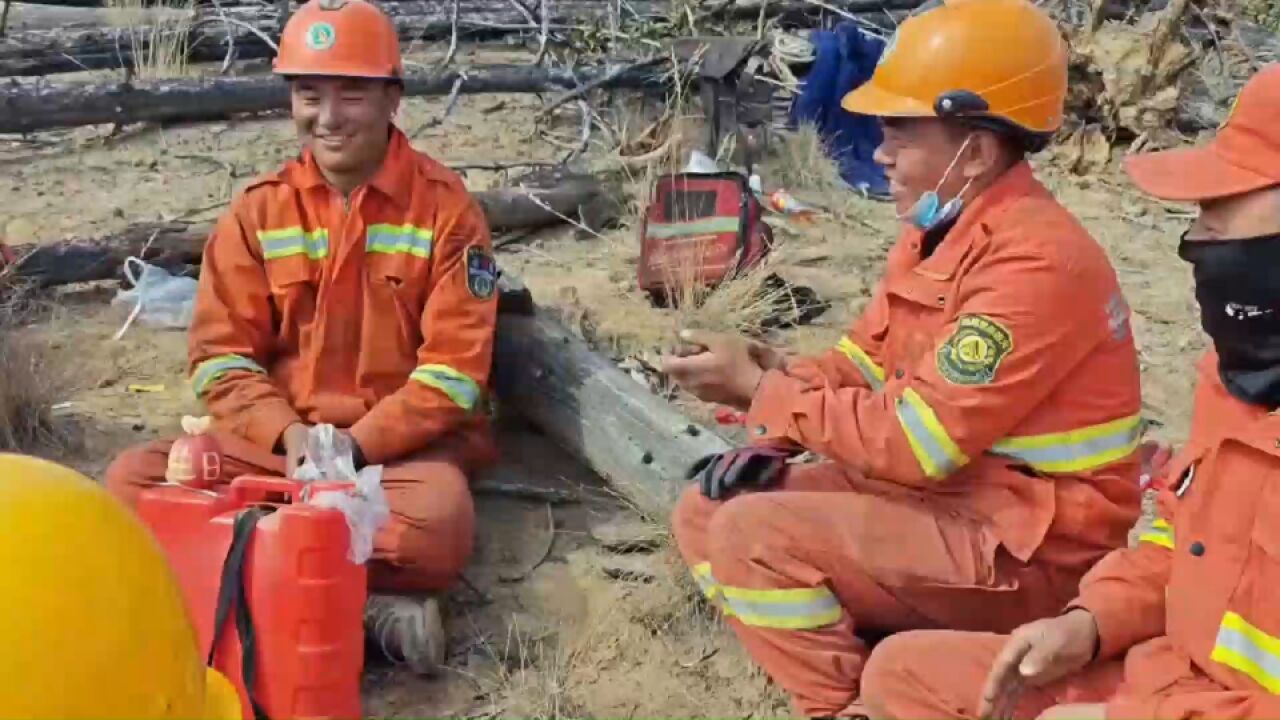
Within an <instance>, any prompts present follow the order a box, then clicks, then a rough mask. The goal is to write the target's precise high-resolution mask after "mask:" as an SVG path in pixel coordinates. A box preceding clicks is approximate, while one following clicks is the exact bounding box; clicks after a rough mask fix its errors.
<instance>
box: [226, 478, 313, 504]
mask: <svg viewBox="0 0 1280 720" xmlns="http://www.w3.org/2000/svg"><path fill="white" fill-rule="evenodd" d="M305 486H306V484H305V483H301V482H298V481H297V480H290V479H289V478H282V477H269V476H266V475H241V476H240V477H238V478H236V479H234V480H232V481H231V488H230V491H229V492H228V493H227V495H228V497H230V498H231V500H232V501H233V502H234V503H235V504H236V505H251V504H254V503H270V504H272V505H276V504H280V503H279V502H278V501H276V500H268V496H269V495H271V494H283V495H287V496H288V500H286V501H285V502H284V504H286V505H287V504H292V503H295V502H301V499H302V490H303V488H304V487H305Z"/></svg>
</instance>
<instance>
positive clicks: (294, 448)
mask: <svg viewBox="0 0 1280 720" xmlns="http://www.w3.org/2000/svg"><path fill="white" fill-rule="evenodd" d="M309 432H311V427H310V426H309V425H307V424H305V423H300V422H299V423H294V424H292V425H290V426H289V427H287V428H285V429H284V434H283V435H281V436H280V442H281V444H283V445H284V476H285V477H287V478H293V476H294V474H296V473H297V472H298V468H299V467H300V466H301V465H302V461H303V459H304V458H305V457H306V456H307V434H308V433H309Z"/></svg>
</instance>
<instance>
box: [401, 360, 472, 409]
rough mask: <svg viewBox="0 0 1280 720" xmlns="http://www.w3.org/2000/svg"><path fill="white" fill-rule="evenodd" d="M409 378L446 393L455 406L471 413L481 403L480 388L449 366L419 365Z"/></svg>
mask: <svg viewBox="0 0 1280 720" xmlns="http://www.w3.org/2000/svg"><path fill="white" fill-rule="evenodd" d="M409 377H410V378H411V379H413V380H417V381H418V382H420V383H422V384H423V385H426V386H427V387H433V388H435V389H437V390H439V391H440V392H442V393H444V394H445V395H447V396H448V397H449V399H450V400H452V401H453V403H454V404H455V405H457V406H458V407H460V408H462V409H463V410H466V411H467V412H471V411H472V410H474V409H475V407H476V403H478V402H479V401H480V386H479V385H477V384H476V381H475V380H472V379H471V378H470V377H469V376H467V375H465V374H463V373H460V372H458V371H457V370H454V369H453V368H451V367H449V366H448V365H434V364H433V365H419V366H418V368H417V369H416V370H414V371H413V373H412V374H410V375H409Z"/></svg>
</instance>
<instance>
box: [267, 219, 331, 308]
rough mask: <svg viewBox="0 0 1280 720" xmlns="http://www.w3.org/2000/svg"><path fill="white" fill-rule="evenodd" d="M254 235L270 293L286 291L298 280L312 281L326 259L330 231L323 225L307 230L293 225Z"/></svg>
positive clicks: (294, 286) (295, 287)
mask: <svg viewBox="0 0 1280 720" xmlns="http://www.w3.org/2000/svg"><path fill="white" fill-rule="evenodd" d="M257 234H258V244H259V245H260V246H261V248H262V259H263V261H264V262H265V264H266V269H267V281H268V282H269V283H270V284H271V290H272V292H273V293H276V294H282V293H288V292H290V291H292V290H296V289H297V286H298V285H299V284H301V283H307V284H312V283H313V282H314V281H315V280H316V279H317V278H318V277H319V275H320V270H321V266H322V264H323V263H324V262H325V261H326V260H327V259H328V258H329V254H330V243H329V231H328V230H327V229H325V228H317V229H315V230H308V229H306V228H303V227H302V226H300V225H294V226H291V227H284V228H277V229H272V230H259V231H258V233H257Z"/></svg>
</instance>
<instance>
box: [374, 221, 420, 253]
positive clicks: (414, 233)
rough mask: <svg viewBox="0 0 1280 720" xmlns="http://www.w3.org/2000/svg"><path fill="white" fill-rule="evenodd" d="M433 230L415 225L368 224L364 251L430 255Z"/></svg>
mask: <svg viewBox="0 0 1280 720" xmlns="http://www.w3.org/2000/svg"><path fill="white" fill-rule="evenodd" d="M434 240H435V232H434V231H433V230H432V229H431V228H422V227H418V226H416V225H386V224H379V225H370V226H369V228H368V230H367V231H366V234H365V246H364V247H365V251H366V252H371V253H386V254H396V253H401V254H404V255H413V256H414V257H420V258H429V257H431V243H432V242H433V241H434Z"/></svg>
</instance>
